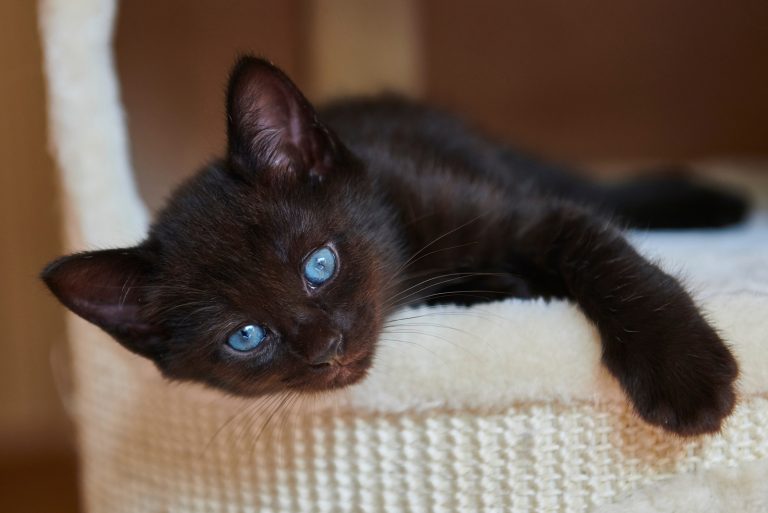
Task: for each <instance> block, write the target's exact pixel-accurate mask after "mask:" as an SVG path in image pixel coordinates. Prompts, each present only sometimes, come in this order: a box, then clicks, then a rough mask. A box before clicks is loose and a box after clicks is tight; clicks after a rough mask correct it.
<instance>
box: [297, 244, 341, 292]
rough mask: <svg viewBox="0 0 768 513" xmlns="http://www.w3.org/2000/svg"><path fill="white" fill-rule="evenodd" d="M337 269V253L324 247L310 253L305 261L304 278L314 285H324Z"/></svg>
mask: <svg viewBox="0 0 768 513" xmlns="http://www.w3.org/2000/svg"><path fill="white" fill-rule="evenodd" d="M335 271H336V254H335V253H334V252H333V251H331V249H330V248H328V247H323V248H320V249H318V250H317V251H315V252H314V253H312V254H311V255H309V257H308V258H307V261H306V262H305V263H304V278H306V279H307V281H308V282H309V283H310V284H312V285H315V286H317V285H322V284H323V283H325V282H326V281H328V280H329V279H330V278H331V277H332V276H333V273H334V272H335Z"/></svg>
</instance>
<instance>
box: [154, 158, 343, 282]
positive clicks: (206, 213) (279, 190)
mask: <svg viewBox="0 0 768 513" xmlns="http://www.w3.org/2000/svg"><path fill="white" fill-rule="evenodd" d="M207 175H208V176H204V177H203V178H202V179H200V180H197V181H193V182H191V183H190V184H188V185H187V187H185V188H184V189H183V190H182V191H180V193H179V194H178V195H177V196H176V197H174V198H173V200H172V202H171V204H170V205H169V207H168V208H167V209H166V211H165V212H163V213H162V214H161V216H160V219H159V221H158V223H157V224H156V225H155V228H154V230H153V232H154V235H155V237H156V238H157V239H158V241H159V242H160V246H161V248H162V252H163V253H164V255H166V260H167V262H168V264H170V265H169V271H170V272H174V269H179V268H181V269H189V270H190V271H197V272H200V273H202V272H205V271H206V270H208V271H210V270H211V269H216V268H219V269H221V268H223V269H231V270H238V271H240V272H241V273H246V274H250V273H251V272H258V271H260V270H264V269H268V268H270V266H274V265H276V264H296V262H297V261H301V260H302V259H303V258H304V257H306V255H307V254H308V253H309V252H310V251H312V250H313V249H316V248H317V247H318V246H320V245H323V244H327V243H329V242H333V241H334V240H335V239H336V238H337V237H338V236H339V235H340V234H342V233H344V232H348V229H349V226H346V228H345V221H344V220H345V219H346V220H347V221H346V225H349V223H350V220H349V216H347V215H345V214H344V212H343V207H342V206H341V205H342V203H343V202H342V201H334V200H333V198H332V197H331V196H332V194H331V193H332V191H329V190H328V189H327V188H308V187H307V188H302V187H290V186H283V187H278V186H272V187H267V186H263V185H259V184H250V183H245V182H242V181H238V180H233V179H232V178H231V177H230V176H227V175H224V174H222V173H220V172H215V170H214V171H212V172H209V173H207ZM218 272H219V273H220V271H218ZM196 274H197V273H196ZM214 274H216V273H215V272H214Z"/></svg>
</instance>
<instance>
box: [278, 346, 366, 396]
mask: <svg viewBox="0 0 768 513" xmlns="http://www.w3.org/2000/svg"><path fill="white" fill-rule="evenodd" d="M370 364H371V357H370V356H369V355H365V356H363V357H361V358H358V359H356V360H352V361H349V362H346V363H343V362H342V361H339V360H335V361H334V362H332V363H323V364H320V365H312V366H310V369H309V370H310V372H309V373H308V374H309V375H308V376H305V377H302V378H301V379H300V380H296V381H293V382H292V383H290V384H289V386H290V388H294V389H299V390H312V391H320V390H333V389H335V388H343V387H346V386H349V385H352V384H354V383H357V382H358V381H360V380H361V379H363V378H364V377H365V375H366V373H367V371H368V368H369V367H370Z"/></svg>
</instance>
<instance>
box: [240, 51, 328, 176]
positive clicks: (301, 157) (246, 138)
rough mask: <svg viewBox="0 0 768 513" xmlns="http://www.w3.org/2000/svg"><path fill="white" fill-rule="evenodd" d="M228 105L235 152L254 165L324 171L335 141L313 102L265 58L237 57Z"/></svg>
mask: <svg viewBox="0 0 768 513" xmlns="http://www.w3.org/2000/svg"><path fill="white" fill-rule="evenodd" d="M228 108H229V112H228V117H229V127H228V129H229V151H230V156H231V157H233V158H234V159H235V160H236V161H237V162H238V163H240V164H241V165H242V164H244V165H245V166H246V167H248V168H250V169H251V170H257V171H262V170H268V171H270V172H279V173H292V172H310V171H312V172H314V173H319V172H320V171H321V170H325V169H327V168H328V167H329V163H330V162H331V161H332V160H333V158H332V155H333V153H334V150H335V148H334V142H333V141H332V139H331V137H330V136H329V132H327V130H325V129H324V128H323V127H322V126H321V125H320V124H319V123H318V121H317V116H316V114H315V111H314V109H313V108H312V106H311V105H310V104H309V102H308V101H307V100H306V98H304V96H303V95H302V94H301V92H300V91H299V90H298V88H297V87H296V86H295V85H294V84H293V82H291V80H290V79H289V78H288V77H287V76H286V75H285V74H284V73H283V72H282V71H280V70H279V69H277V68H276V67H274V66H272V65H271V64H269V63H267V62H266V61H262V60H258V59H252V58H246V59H243V60H241V61H240V63H238V65H237V66H236V67H235V71H234V73H233V75H232V79H231V82H230V89H229V98H228Z"/></svg>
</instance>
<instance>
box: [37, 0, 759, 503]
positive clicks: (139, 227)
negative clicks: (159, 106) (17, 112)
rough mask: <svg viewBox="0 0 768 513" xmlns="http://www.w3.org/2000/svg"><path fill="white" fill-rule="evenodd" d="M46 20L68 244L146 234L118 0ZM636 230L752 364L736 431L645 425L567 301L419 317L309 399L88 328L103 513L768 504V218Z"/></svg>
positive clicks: (84, 391)
mask: <svg viewBox="0 0 768 513" xmlns="http://www.w3.org/2000/svg"><path fill="white" fill-rule="evenodd" d="M40 14H41V27H42V33H43V41H44V48H45V55H46V70H47V73H48V79H49V99H50V105H51V111H50V112H51V114H50V120H51V131H52V138H53V141H54V149H55V152H56V157H57V160H58V162H59V165H60V167H61V171H62V182H63V186H64V191H65V197H66V201H67V204H68V207H69V208H68V223H67V230H68V234H69V242H70V244H72V246H73V248H76V249H90V248H97V247H110V246H116V245H121V244H131V243H134V242H135V241H137V240H139V239H140V238H141V237H142V235H143V233H144V230H145V229H146V219H147V215H146V209H145V207H144V205H143V204H142V203H141V201H140V199H139V197H138V195H137V194H136V192H135V187H134V184H133V181H132V177H131V169H130V163H129V161H128V157H127V155H128V152H127V146H126V144H127V140H126V135H125V127H124V126H123V120H122V112H121V109H120V104H119V101H118V98H119V95H118V89H117V81H116V77H115V74H114V65H113V62H112V58H111V53H110V50H109V43H110V36H111V30H112V23H113V16H114V14H115V4H114V2H113V1H111V0H81V1H78V2H73V1H70V0H44V1H42V3H41V10H40ZM718 170H719V171H720V172H722V173H726V172H727V174H728V175H729V176H731V175H732V173H731V171H732V170H733V166H722V165H720V166H713V171H715V172H717V171H718ZM757 176H758V175H751V176H747V178H745V180H746V181H747V182H748V183H757V182H756V179H757ZM763 185H764V184H763ZM756 189H757V187H755V188H754V190H756ZM762 212H764V211H762ZM631 238H632V240H633V241H634V243H635V244H636V245H637V246H638V247H639V248H640V249H641V251H643V252H644V253H646V254H648V255H650V256H652V257H654V258H657V259H659V260H660V261H661V263H662V265H663V266H664V267H665V268H666V269H668V270H669V271H670V272H673V273H674V274H676V275H679V276H683V277H684V279H685V281H686V283H688V285H689V286H690V287H691V288H692V290H693V291H694V293H695V296H696V298H697V300H698V301H699V303H700V304H701V305H702V306H703V308H704V309H705V310H706V311H707V313H708V315H709V317H710V318H711V319H712V322H713V323H714V324H715V325H716V326H717V327H718V329H720V330H721V331H722V333H723V335H724V336H725V338H727V339H728V341H729V342H730V343H731V344H732V345H733V347H734V350H735V352H736V354H737V356H738V358H739V360H740V362H741V365H742V378H741V381H740V389H741V401H740V405H739V407H738V409H737V411H736V412H735V413H734V415H733V417H732V418H731V419H730V420H729V422H728V424H727V426H726V428H725V430H724V432H723V434H722V435H718V436H713V437H707V438H701V439H697V440H680V439H676V438H674V437H672V436H670V435H667V434H665V433H663V432H661V431H659V430H657V429H653V428H650V427H648V426H646V425H645V424H643V423H642V422H640V421H639V420H638V419H637V418H636V417H635V416H634V415H633V413H632V412H631V411H630V409H629V408H628V407H627V404H626V402H625V400H624V398H623V397H622V395H621V394H620V392H619V390H618V387H617V386H616V384H615V382H614V381H613V380H612V379H611V378H610V376H608V375H607V373H606V372H605V371H604V370H603V369H602V368H601V366H600V364H599V345H598V341H597V340H596V335H595V332H594V330H593V329H592V328H591V327H590V325H589V324H588V323H587V322H586V321H585V319H584V317H583V316H582V315H581V314H580V312H579V311H578V310H577V309H576V308H574V307H573V306H572V305H569V304H568V303H565V302H553V303H549V304H547V303H544V302H540V301H539V302H524V301H506V302H499V303H493V304H486V305H480V306H476V307H474V308H470V309H466V308H457V307H452V306H445V307H440V308H421V309H416V310H406V311H403V312H400V313H399V314H398V317H399V318H400V319H401V320H400V322H402V323H408V324H407V325H406V324H403V326H404V327H403V328H401V329H400V330H399V331H408V333H397V334H394V333H393V334H390V335H387V336H385V337H384V338H386V339H387V340H385V341H382V345H381V350H380V352H379V356H378V359H377V362H376V366H375V370H374V371H373V372H372V374H371V376H370V377H369V379H367V380H366V381H365V382H364V383H362V384H361V385H359V386H356V387H353V388H351V389H349V390H346V391H342V392H340V393H338V394H334V395H332V396H327V397H309V398H303V399H301V400H294V399H285V398H284V397H276V398H269V399H267V400H263V401H245V400H239V399H233V398H228V397H225V396H223V395H221V394H219V393H217V392H213V391H209V390H204V389H202V388H200V387H196V386H190V385H178V384H169V383H166V382H165V381H164V380H163V379H162V378H160V376H159V375H158V373H157V372H156V371H155V369H154V368H153V367H152V366H151V365H149V364H148V363H147V362H146V361H145V360H143V359H141V358H139V357H136V356H134V355H131V354H129V353H127V352H126V351H124V350H123V349H122V348H120V347H119V346H118V345H117V344H116V343H114V342H113V341H112V340H110V339H109V338H108V337H107V336H106V335H104V334H103V333H101V332H99V331H98V330H97V329H96V328H94V327H92V326H90V325H88V324H86V323H85V322H83V321H81V320H79V319H76V318H70V319H69V320H70V323H69V338H70V341H71V347H72V357H73V362H74V374H75V384H76V388H75V391H74V414H75V416H76V421H77V424H78V436H79V442H80V450H81V458H82V479H83V494H84V498H85V502H86V506H87V509H88V511H91V512H109V513H116V512H145V511H174V512H175V511H179V512H182V511H183V512H194V511H200V512H203V511H205V512H218V511H221V512H224V511H227V512H230V511H260V512H270V511H272V512H281V513H284V512H290V511H313V512H314V511H327V512H340V511H349V512H352V511H382V512H383V511H419V512H422V511H423V512H427V511H430V512H449V511H489V512H490V511H569V512H570V511H592V510H597V508H600V507H604V508H608V509H605V511H680V510H682V511H687V510H696V509H699V508H700V505H701V504H712V505H717V504H731V503H732V502H731V501H734V500H737V499H738V500H739V501H740V502H738V503H733V504H738V507H737V508H735V509H734V510H738V511H744V512H747V511H764V510H765V502H766V501H765V494H766V485H765V484H764V481H763V480H760V479H755V478H754V476H755V475H759V474H760V473H761V472H764V470H765V461H766V459H768V430H766V429H765V426H766V425H768V354H767V353H766V351H765V350H764V349H763V346H764V344H766V343H767V342H768V340H766V338H767V336H766V329H765V325H766V321H765V316H766V314H768V215H766V214H765V213H761V212H759V213H757V214H756V215H755V216H754V218H753V219H752V220H751V221H750V222H749V223H748V224H747V225H745V226H742V227H737V228H733V229H729V230H723V231H717V232H714V231H713V232H688V233H674V234H673V233H657V234H652V235H651V234H645V233H642V234H641V233H636V234H632V235H631ZM405 326H407V327H405ZM265 426H266V428H265ZM654 483H662V484H654ZM663 483H666V484H663ZM713 507H714V506H713ZM611 508H613V509H611ZM616 508H618V509H616ZM722 510H723V511H725V510H726V509H722Z"/></svg>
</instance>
